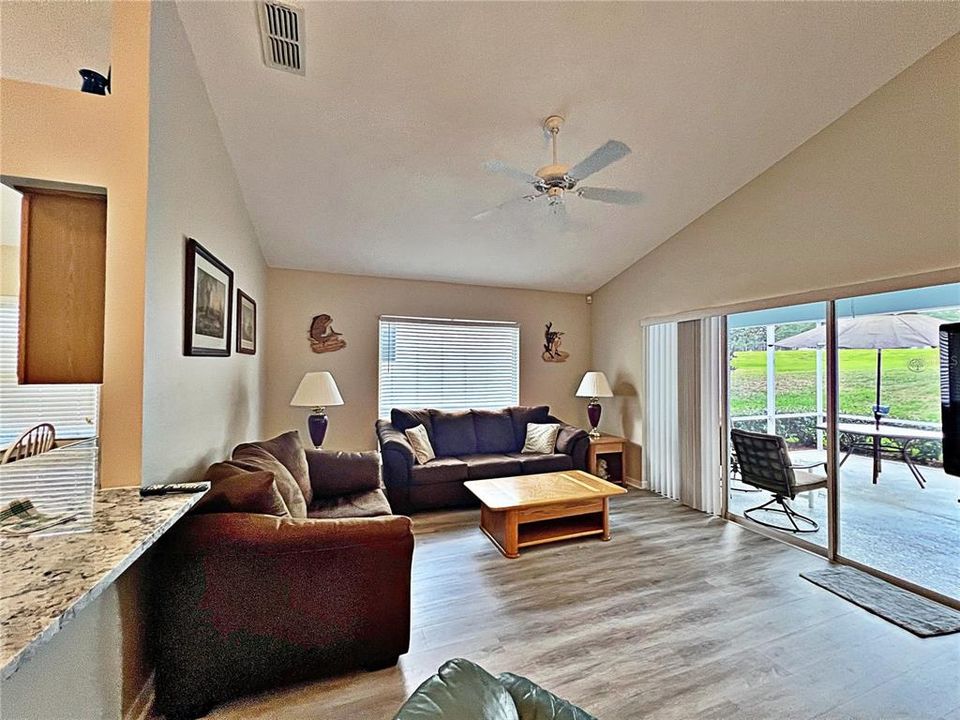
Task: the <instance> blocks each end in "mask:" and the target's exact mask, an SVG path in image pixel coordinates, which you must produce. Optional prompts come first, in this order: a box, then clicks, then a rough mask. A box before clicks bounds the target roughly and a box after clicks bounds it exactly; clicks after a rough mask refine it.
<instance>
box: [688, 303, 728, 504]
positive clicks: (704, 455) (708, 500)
mask: <svg viewBox="0 0 960 720" xmlns="http://www.w3.org/2000/svg"><path fill="white" fill-rule="evenodd" d="M722 357H723V356H722V353H721V352H720V318H719V317H708V318H703V319H702V320H701V321H700V378H699V380H700V493H699V503H698V504H696V505H694V507H696V508H697V509H698V510H703V511H704V512H707V513H710V514H711V515H719V514H720V509H721V506H720V491H721V486H722V481H723V462H722V460H721V458H720V427H721V425H720V414H721V413H720V373H721V371H722V369H723V360H722Z"/></svg>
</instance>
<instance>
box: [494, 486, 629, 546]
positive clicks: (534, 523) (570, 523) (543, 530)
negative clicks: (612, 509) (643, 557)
mask: <svg viewBox="0 0 960 720" xmlns="http://www.w3.org/2000/svg"><path fill="white" fill-rule="evenodd" d="M578 505H579V507H576V508H573V507H570V506H569V505H566V506H565V505H563V504H560V505H559V506H555V507H553V508H549V509H548V508H539V509H538V510H537V512H536V513H531V512H529V511H526V512H524V511H523V510H504V511H496V510H490V509H489V508H487V506H486V505H482V506H481V507H480V529H481V530H482V531H483V533H484V534H485V535H486V536H487V537H488V538H490V540H491V542H493V544H494V545H496V546H497V549H498V550H499V551H500V552H501V553H502V554H503V555H504V556H505V557H508V558H516V557H519V556H520V552H519V551H520V548H525V547H532V546H534V545H543V544H544V543H550V542H558V541H560V540H571V539H573V538H580V537H590V536H593V535H599V536H600V538H601V539H602V540H609V539H610V525H609V519H608V518H609V515H608V502H607V499H606V498H604V499H602V500H597V501H595V502H594V503H591V504H590V505H592V507H590V508H589V511H588V512H577V511H578V510H583V509H586V508H584V507H583V504H578ZM551 510H552V511H553V512H556V513H557V516H555V517H550V515H551V514H552V513H551V512H550V511H551ZM572 513H575V514H572ZM531 515H533V517H531Z"/></svg>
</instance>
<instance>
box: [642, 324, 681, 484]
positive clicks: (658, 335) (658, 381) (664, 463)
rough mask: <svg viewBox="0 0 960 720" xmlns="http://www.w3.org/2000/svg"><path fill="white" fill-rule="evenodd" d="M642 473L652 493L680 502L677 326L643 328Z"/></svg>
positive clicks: (666, 325)
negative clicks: (643, 403)
mask: <svg viewBox="0 0 960 720" xmlns="http://www.w3.org/2000/svg"><path fill="white" fill-rule="evenodd" d="M643 353H644V363H643V388H644V401H645V405H646V407H645V412H644V418H643V465H644V468H643V472H644V476H645V477H646V479H647V482H648V484H649V486H650V489H651V490H653V491H654V492H657V493H660V494H661V495H665V496H666V497H668V498H672V499H674V500H679V499H680V433H679V428H678V418H677V412H678V407H677V324H676V323H662V324H659V325H649V326H646V327H644V328H643Z"/></svg>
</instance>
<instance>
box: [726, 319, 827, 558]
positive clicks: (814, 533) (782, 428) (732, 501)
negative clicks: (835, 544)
mask: <svg viewBox="0 0 960 720" xmlns="http://www.w3.org/2000/svg"><path fill="white" fill-rule="evenodd" d="M826 312H827V305H826V303H811V304H804V305H793V306H789V307H780V308H772V309H770V310H762V311H758V312H749V313H740V314H737V315H730V316H728V317H727V371H728V376H727V377H728V380H727V387H728V407H729V415H728V423H727V424H728V427H729V429H730V430H742V431H747V432H752V433H762V434H764V435H767V436H769V437H771V438H781V439H782V442H783V446H784V447H785V448H786V451H787V456H788V457H789V461H790V462H791V463H792V464H793V465H795V466H798V467H801V466H802V468H803V469H804V470H803V472H804V475H803V478H804V479H809V478H814V477H815V478H819V480H820V481H817V480H813V481H811V482H808V483H807V486H809V487H810V489H809V490H803V491H801V492H798V493H797V494H796V495H795V497H790V492H789V491H787V489H786V488H785V489H784V492H785V494H783V495H782V497H781V498H780V499H777V498H776V495H777V494H778V493H777V492H776V491H775V489H773V488H768V487H758V486H757V485H756V484H753V483H752V482H751V480H752V476H751V474H750V468H749V467H745V463H746V464H747V465H749V462H750V460H749V458H743V457H740V456H739V455H738V448H737V442H736V441H737V438H736V437H731V442H729V443H728V448H729V462H730V466H729V477H730V482H729V484H728V488H727V508H728V512H729V513H730V514H731V515H733V516H735V517H739V518H749V519H750V520H751V521H753V522H756V523H758V524H760V525H762V526H764V527H767V528H769V529H771V530H773V531H775V532H778V533H787V534H789V535H792V536H796V537H801V538H803V539H804V540H805V541H807V542H809V543H813V544H814V545H817V546H819V547H822V548H826V547H827V537H828V536H827V533H828V527H827V507H826V488H825V487H824V485H825V480H826V466H825V463H826V449H825V445H824V430H825V429H826V425H825V422H826V405H825V403H826V363H825V358H824V355H825V351H824V347H823V342H822V341H821V342H819V343H812V344H810V345H809V346H807V345H803V344H801V345H800V346H796V345H792V344H790V343H791V340H792V339H793V338H796V337H801V338H802V337H804V336H809V335H811V334H813V335H816V334H817V333H819V334H820V335H821V336H823V334H824V330H825V322H826ZM734 435H736V433H734ZM771 448H773V445H772V444H771ZM761 462H762V460H761ZM771 501H772V502H771Z"/></svg>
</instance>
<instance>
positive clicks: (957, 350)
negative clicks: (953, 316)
mask: <svg viewBox="0 0 960 720" xmlns="http://www.w3.org/2000/svg"><path fill="white" fill-rule="evenodd" d="M940 412H941V417H942V421H943V469H944V470H945V471H946V472H947V473H948V474H949V475H957V476H960V323H948V324H945V325H941V326H940Z"/></svg>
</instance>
